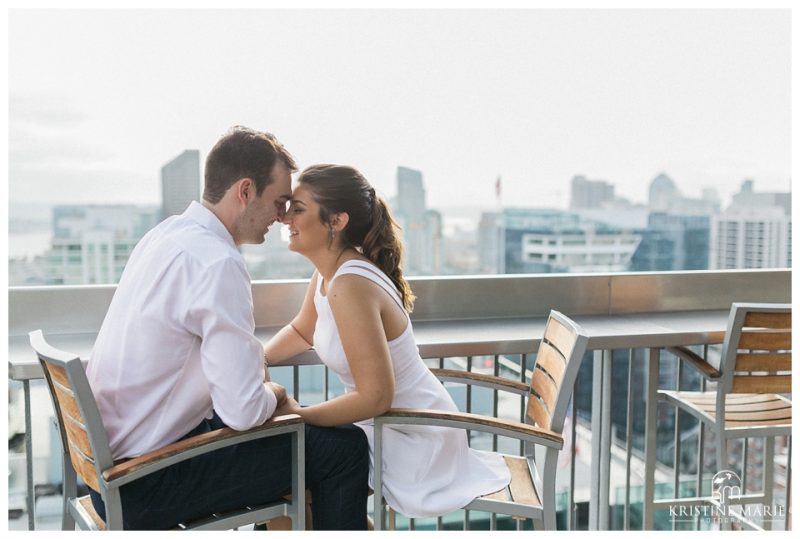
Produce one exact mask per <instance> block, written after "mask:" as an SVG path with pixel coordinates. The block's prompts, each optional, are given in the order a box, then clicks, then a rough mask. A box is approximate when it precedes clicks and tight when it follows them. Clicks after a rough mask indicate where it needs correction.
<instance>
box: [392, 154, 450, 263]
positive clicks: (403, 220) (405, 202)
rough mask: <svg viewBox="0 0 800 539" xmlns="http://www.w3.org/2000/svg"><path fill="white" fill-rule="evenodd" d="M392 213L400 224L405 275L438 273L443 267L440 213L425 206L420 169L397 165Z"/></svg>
mask: <svg viewBox="0 0 800 539" xmlns="http://www.w3.org/2000/svg"><path fill="white" fill-rule="evenodd" d="M393 213H394V216H395V218H396V219H397V221H398V224H399V225H400V227H401V228H402V235H403V244H404V246H405V261H404V264H403V266H404V272H405V274H406V275H437V274H439V273H441V270H442V216H441V214H440V213H439V212H437V211H435V210H430V209H428V207H427V204H426V200H425V186H424V184H423V180H422V172H420V171H419V170H414V169H411V168H407V167H397V198H396V199H395V201H394V207H393Z"/></svg>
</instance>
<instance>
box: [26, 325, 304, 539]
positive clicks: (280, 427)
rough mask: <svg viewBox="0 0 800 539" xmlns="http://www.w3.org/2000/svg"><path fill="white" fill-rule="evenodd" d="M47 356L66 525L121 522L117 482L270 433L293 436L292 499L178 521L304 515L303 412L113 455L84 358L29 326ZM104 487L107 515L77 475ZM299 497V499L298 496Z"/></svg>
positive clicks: (221, 522)
mask: <svg viewBox="0 0 800 539" xmlns="http://www.w3.org/2000/svg"><path fill="white" fill-rule="evenodd" d="M29 337H30V343H31V346H32V347H33V349H34V351H35V352H36V355H37V356H38V357H39V361H40V363H41V364H42V369H43V370H44V374H45V378H46V380H47V385H48V388H49V390H50V396H51V398H52V401H53V407H54V409H55V413H56V419H57V421H58V429H59V433H60V435H61V444H62V465H63V471H64V483H63V497H64V501H63V503H64V506H63V508H62V510H63V516H62V529H64V530H74V529H75V524H76V523H77V525H78V526H79V528H81V529H83V530H121V529H122V504H121V499H120V487H122V486H123V485H126V484H128V483H130V482H132V481H135V480H136V479H140V478H142V477H144V476H146V475H148V474H151V473H153V472H155V471H158V470H161V469H163V468H166V467H168V466H171V465H173V464H175V463H177V462H181V461H183V460H186V459H189V458H192V457H196V456H198V455H202V454H205V453H209V452H211V451H215V450H217V449H221V448H223V447H227V446H230V445H234V444H239V443H243V442H248V441H250V440H255V439H258V438H265V437H268V436H278V435H280V434H287V433H290V434H291V436H292V449H293V452H292V500H280V501H277V502H274V503H269V504H265V505H259V506H253V507H242V508H240V509H237V510H233V511H228V512H225V513H222V514H213V515H203V516H201V517H200V518H198V519H196V520H193V521H191V522H184V523H180V524H179V525H178V528H177V529H185V530H224V529H232V528H237V527H239V526H245V525H247V524H253V523H258V522H263V521H265V520H268V519H270V518H273V517H277V516H289V517H291V518H292V522H293V523H295V524H294V525H293V527H295V528H296V529H303V526H304V522H305V516H304V513H305V502H304V493H305V456H304V453H305V447H304V439H305V425H304V424H303V420H302V418H301V417H300V416H298V415H285V416H281V417H276V418H273V419H271V420H270V421H267V422H266V423H264V424H263V425H260V426H258V427H255V428H253V429H250V430H247V431H241V432H239V431H235V430H233V429H230V428H223V429H219V430H215V431H212V432H207V433H204V434H200V435H198V436H193V437H191V438H187V439H185V440H181V441H178V442H176V443H173V444H170V445H168V446H166V447H163V448H161V449H158V450H156V451H152V452H150V453H147V454H144V455H141V456H139V457H136V458H133V459H130V460H125V461H121V462H120V463H116V464H115V463H114V462H113V461H112V459H111V449H110V447H109V444H108V436H107V434H106V431H105V429H104V427H103V422H102V419H101V417H100V413H99V411H98V409H97V403H96V401H95V399H94V395H93V394H92V390H91V388H90V387H89V382H88V380H87V378H86V373H85V371H84V368H83V365H82V363H81V361H80V359H79V358H78V357H77V356H75V355H73V354H69V353H67V352H63V351H61V350H57V349H55V348H53V347H52V346H50V345H49V344H48V343H47V342H46V341H45V338H44V336H43V334H42V332H41V331H40V330H37V331H33V332H31V333H30V334H29ZM76 474H77V477H80V478H81V479H82V480H83V481H84V482H85V483H86V484H87V485H88V486H90V487H91V488H92V489H94V490H95V491H96V492H99V493H100V494H101V495H102V497H103V500H104V502H105V506H106V521H105V522H104V521H103V520H102V519H101V518H100V517H99V515H98V514H97V513H96V512H95V510H94V507H93V506H92V502H91V499H90V498H89V496H83V497H80V498H79V497H78V495H77V477H76ZM295 500H296V501H295Z"/></svg>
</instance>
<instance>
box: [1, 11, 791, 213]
mask: <svg viewBox="0 0 800 539" xmlns="http://www.w3.org/2000/svg"><path fill="white" fill-rule="evenodd" d="M790 22H791V12H790V11H789V10H724V11H723V10H636V11H631V10H600V11H591V10H580V9H579V10H544V11H542V10H517V11H510V10H421V11H420V10H378V11H374V10H358V11H353V10H278V11H276V10H258V11H244V10H213V11H209V10H157V11H151V10H130V11H125V12H119V11H114V10H107V11H96V10H95V11H92V10H88V11H87V10H81V11H69V10H67V11H53V10H36V11H22V10H11V11H10V12H9V29H10V35H9V45H10V48H9V100H10V106H9V180H10V185H9V194H10V203H11V204H15V203H19V202H26V203H30V202H46V203H50V204H71V203H78V204H90V203H104V202H109V203H134V204H143V203H144V204H147V203H153V204H157V203H158V198H159V190H160V185H159V174H158V171H159V169H160V167H161V166H163V165H164V164H165V163H167V162H168V161H169V160H170V159H171V158H172V157H173V156H175V155H178V154H179V153H180V152H182V151H183V150H185V149H199V151H200V153H201V157H202V158H204V157H205V155H206V153H207V152H208V150H209V149H210V147H211V146H212V145H213V143H214V141H215V139H216V138H217V137H218V136H219V135H220V134H221V133H222V132H224V131H225V130H226V129H227V128H228V127H229V126H230V125H232V124H235V123H243V124H246V125H250V126H253V127H257V128H262V129H268V130H270V131H273V132H274V133H275V134H276V135H277V136H278V137H279V138H280V139H281V140H282V141H283V142H284V143H285V144H286V146H287V148H288V149H289V150H290V151H291V152H293V153H294V154H295V157H297V160H298V162H299V164H300V166H301V167H303V166H306V165H309V164H311V163H315V162H325V161H329V162H342V163H349V164H353V165H355V166H356V167H358V168H359V169H361V170H362V171H363V172H364V173H365V175H366V176H367V177H368V178H369V179H370V180H371V181H372V182H373V183H374V184H375V186H376V188H377V189H378V191H380V192H382V193H383V194H384V195H386V196H394V195H395V194H396V193H395V192H394V186H393V183H394V173H395V169H396V167H397V166H407V167H411V168H414V169H417V170H421V171H422V172H423V173H424V174H425V177H426V190H427V192H428V205H429V207H432V208H447V207H450V206H453V205H459V206H460V205H468V206H481V205H483V206H493V205H495V204H496V199H495V180H496V179H497V177H498V176H501V177H502V199H501V201H502V203H503V205H506V206H508V205H511V204H516V205H520V206H528V207H548V206H550V207H558V208H566V207H567V206H568V203H569V185H570V181H571V179H572V177H573V176H575V175H584V176H586V177H587V178H590V179H599V180H605V181H607V182H609V183H612V184H614V185H616V186H617V192H616V194H617V195H618V196H621V197H625V198H628V199H630V200H631V201H633V202H635V203H645V202H646V200H647V186H648V184H649V182H650V181H651V180H652V179H653V178H654V177H655V176H657V175H658V174H660V173H662V172H663V173H666V174H667V175H668V176H670V177H671V178H672V179H673V180H674V181H675V183H676V184H677V185H678V187H679V188H680V189H681V191H682V192H683V193H684V194H685V195H687V196H690V197H699V196H700V194H701V193H700V189H701V188H703V187H710V188H716V189H717V190H718V192H719V194H720V196H721V198H722V201H723V206H725V205H727V204H728V203H729V202H730V198H731V195H732V194H733V193H735V192H737V191H738V190H739V187H740V185H741V183H742V182H743V181H744V180H745V179H746V178H752V179H753V180H754V181H755V185H756V188H757V189H758V190H759V191H790V190H791V183H790V178H791V150H790V132H791V129H790V127H791V125H790V121H791V114H790V104H791V95H790V74H791V60H790V49H791V47H790V39H791V27H790ZM76 29H79V30H80V31H77V32H76V31H75V30H76ZM143 29H144V30H145V31H142V30H143ZM142 35H147V36H148V37H147V40H146V41H144V40H143V39H142V37H141V36H142ZM208 36H213V38H214V39H209V38H208ZM176 37H179V38H180V39H176ZM99 43H102V44H103V46H102V47H100V46H98V44H99ZM365 43H369V44H370V46H369V47H364V44H365ZM132 44H135V46H132ZM270 51H278V53H276V54H271V53H270ZM431 52H435V54H431ZM454 190H457V191H456V192H458V193H459V194H460V195H461V198H459V199H455V197H452V193H453V192H454Z"/></svg>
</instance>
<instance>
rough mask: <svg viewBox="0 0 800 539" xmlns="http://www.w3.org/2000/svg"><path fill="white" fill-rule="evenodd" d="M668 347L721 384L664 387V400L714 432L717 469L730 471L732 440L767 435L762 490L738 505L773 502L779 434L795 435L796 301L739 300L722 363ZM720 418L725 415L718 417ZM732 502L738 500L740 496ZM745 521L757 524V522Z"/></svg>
mask: <svg viewBox="0 0 800 539" xmlns="http://www.w3.org/2000/svg"><path fill="white" fill-rule="evenodd" d="M667 350H668V351H670V352H671V353H673V354H675V355H676V356H677V357H679V358H680V359H681V360H682V361H684V362H686V363H687V364H689V365H691V366H692V367H694V368H695V369H696V370H697V371H699V372H700V374H702V375H703V377H705V378H706V380H708V381H713V382H716V383H717V387H716V391H704V392H700V391H667V390H659V392H658V396H659V400H663V401H666V402H668V403H670V404H672V405H674V406H676V407H678V408H679V409H681V410H683V411H685V412H687V413H689V414H691V415H692V416H694V417H696V418H697V419H699V420H700V421H702V422H703V423H705V424H706V425H707V426H709V427H710V428H711V429H712V430H713V432H714V434H715V436H716V442H717V447H716V455H717V467H718V471H722V470H726V469H728V466H729V465H730V464H731V463H729V462H728V451H727V446H728V441H729V440H735V439H741V438H751V437H753V438H757V437H763V438H764V447H765V455H764V460H763V462H764V481H763V490H762V492H761V493H760V494H746V495H743V496H741V497H739V498H738V503H761V504H764V505H771V504H772V501H773V481H774V477H773V476H774V467H773V465H774V456H775V437H776V436H791V430H792V401H791V400H790V398H787V397H786V396H785V395H791V391H792V307H791V305H790V304H765V303H734V304H733V305H732V307H731V312H730V315H729V318H728V327H727V330H726V333H725V341H724V342H723V345H722V353H721V355H720V364H719V365H718V366H715V365H711V364H710V363H709V362H707V361H705V360H703V358H701V357H700V356H698V355H697V354H695V353H694V352H692V351H691V350H689V349H688V348H685V347H671V348H668V349H667ZM719 418H725V419H724V421H719ZM787 496H788V494H787ZM787 499H788V498H787ZM730 501H732V502H734V503H736V500H735V499H732V500H730ZM704 502H705V503H714V500H713V499H711V498H709V499H708V500H704ZM670 503H673V501H672V500H671V501H670ZM745 523H746V524H748V525H749V526H751V527H752V526H753V523H752V522H745ZM767 526H769V523H767Z"/></svg>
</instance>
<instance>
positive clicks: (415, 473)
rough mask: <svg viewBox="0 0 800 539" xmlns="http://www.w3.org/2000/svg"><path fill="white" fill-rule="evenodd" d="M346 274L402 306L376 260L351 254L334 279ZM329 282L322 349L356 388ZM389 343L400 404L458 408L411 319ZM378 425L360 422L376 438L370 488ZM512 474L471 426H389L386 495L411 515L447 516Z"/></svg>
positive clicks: (319, 333) (321, 321)
mask: <svg viewBox="0 0 800 539" xmlns="http://www.w3.org/2000/svg"><path fill="white" fill-rule="evenodd" d="M343 274H355V275H360V276H361V277H364V278H366V279H369V280H370V281H372V282H373V283H375V284H377V285H378V286H380V287H381V288H383V289H384V290H385V291H386V292H387V293H388V294H389V295H390V296H391V297H392V298H394V300H395V301H396V302H397V303H398V305H400V307H402V301H401V300H400V296H399V294H398V292H397V289H396V288H395V287H394V285H393V284H392V282H391V280H390V279H389V278H388V277H387V276H386V274H384V273H383V272H382V271H381V270H380V269H378V268H377V267H376V266H374V265H372V264H369V263H366V262H363V261H360V260H349V261H347V262H345V263H344V264H342V266H341V267H340V268H339V270H338V271H337V272H336V274H335V275H334V276H333V279H336V277H338V276H339V275H343ZM321 286H322V277H321V276H318V277H317V289H316V292H315V294H314V305H315V306H316V309H317V325H316V327H315V329H314V349H315V350H316V352H317V354H318V355H319V357H320V359H321V360H322V361H323V362H324V363H325V365H327V366H328V368H330V369H331V370H333V371H334V372H336V374H338V375H339V378H340V379H341V381H342V383H343V384H344V386H345V391H348V392H349V391H353V390H354V389H355V384H354V382H353V376H352V374H351V372H350V368H349V366H348V364H347V358H346V357H345V354H344V349H343V348H342V342H341V340H340V338H339V334H338V332H337V329H336V323H335V322H334V320H333V313H332V312H331V308H330V306H329V305H328V301H327V298H326V297H325V296H323V295H322V293H321ZM326 289H330V287H329V286H326ZM388 344H389V352H390V354H391V359H392V367H393V369H394V379H395V382H394V383H395V394H394V399H393V400H392V408H430V409H435V410H442V411H458V408H457V407H456V405H455V403H454V402H453V399H451V398H450V395H449V394H448V393H447V390H446V389H445V388H444V386H442V384H441V383H440V382H439V381H438V380H437V379H436V377H435V376H433V374H431V372H430V371H429V370H428V367H427V366H426V365H425V364H424V363H423V361H422V359H421V358H420V355H419V350H418V348H417V344H416V342H415V340H414V334H413V329H412V327H411V320H410V319H409V320H408V325H407V327H406V329H405V331H404V332H403V334H402V335H400V336H399V337H397V338H396V339H394V340H392V341H389V343H388ZM373 423H374V422H373V420H372V419H368V420H365V421H361V422H359V423H356V425H358V426H359V427H361V428H362V429H363V430H364V432H365V433H366V434H367V438H368V439H369V445H370V479H369V481H370V486H373V469H374V464H375V463H374V459H373V443H374V442H373ZM510 480H511V478H510V475H509V472H508V468H507V467H506V465H505V462H504V461H503V458H502V457H501V456H500V455H498V454H495V453H487V452H484V451H477V450H474V449H470V448H469V446H468V445H467V436H466V432H465V431H463V430H458V429H451V428H444V427H430V426H422V425H390V426H385V427H384V429H383V491H384V498H385V499H386V501H387V502H388V503H389V505H390V506H391V507H392V508H393V509H395V510H396V511H398V512H400V513H402V514H403V515H406V516H408V517H427V516H437V515H441V514H444V513H447V512H449V511H453V510H455V509H459V508H461V507H463V506H464V505H466V504H467V503H469V502H470V501H472V500H473V499H474V498H475V497H477V496H480V495H483V494H489V493H492V492H496V491H498V490H500V489H502V488H504V487H505V486H506V485H508V483H509V481H510Z"/></svg>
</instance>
